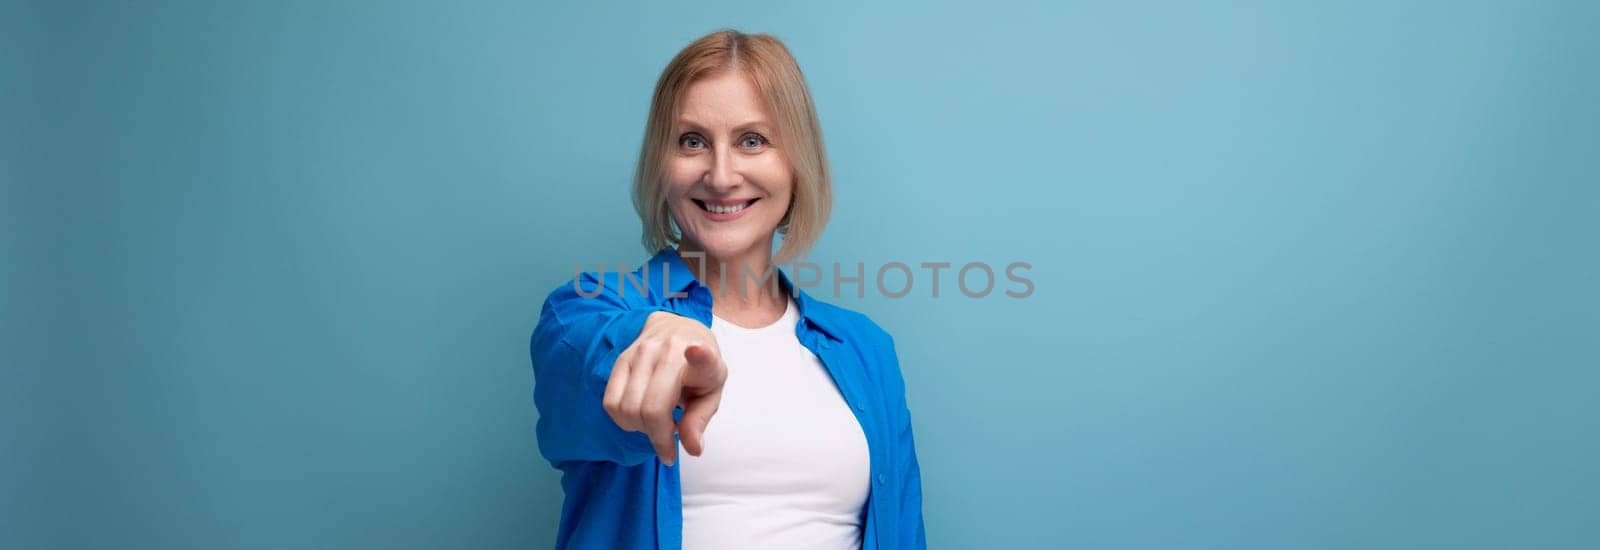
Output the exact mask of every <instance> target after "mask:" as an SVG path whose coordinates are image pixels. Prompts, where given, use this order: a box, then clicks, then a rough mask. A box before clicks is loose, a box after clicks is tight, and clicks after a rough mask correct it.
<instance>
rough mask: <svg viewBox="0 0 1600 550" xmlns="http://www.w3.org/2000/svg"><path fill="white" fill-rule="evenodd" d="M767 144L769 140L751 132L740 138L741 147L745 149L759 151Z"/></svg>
mask: <svg viewBox="0 0 1600 550" xmlns="http://www.w3.org/2000/svg"><path fill="white" fill-rule="evenodd" d="M766 144H767V138H766V137H764V136H762V135H761V134H757V133H755V132H750V133H748V134H745V135H744V136H741V137H740V138H739V146H740V147H744V148H745V149H759V148H761V146H763V145H766Z"/></svg>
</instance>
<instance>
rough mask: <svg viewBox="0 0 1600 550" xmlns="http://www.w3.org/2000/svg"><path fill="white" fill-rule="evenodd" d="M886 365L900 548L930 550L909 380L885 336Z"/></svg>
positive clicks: (896, 353)
mask: <svg viewBox="0 0 1600 550" xmlns="http://www.w3.org/2000/svg"><path fill="white" fill-rule="evenodd" d="M883 339H884V342H885V345H884V349H885V350H886V351H885V359H884V361H885V365H887V366H888V367H889V369H888V376H889V388H888V389H889V393H890V402H891V404H892V409H891V411H890V413H889V414H890V415H891V418H892V419H893V423H892V425H893V426H894V434H895V438H896V440H895V445H894V449H895V453H894V457H893V460H894V461H895V464H894V473H895V475H896V476H897V478H898V479H896V480H895V481H896V482H895V483H894V484H893V488H894V489H897V490H896V491H894V493H893V495H894V498H896V499H897V500H898V501H897V502H896V503H895V504H896V506H895V510H896V512H897V513H898V514H899V515H898V517H896V518H894V519H895V520H896V521H895V526H896V531H897V533H896V534H897V535H898V537H897V539H898V542H899V544H898V545H897V546H896V548H908V549H916V550H925V549H926V548H927V547H928V542H927V539H928V536H927V529H926V527H925V526H924V524H923V520H922V468H921V466H920V465H919V464H918V463H917V444H916V438H915V437H914V436H913V434H912V429H911V409H910V407H909V406H908V405H907V402H906V384H905V376H904V375H903V374H902V373H901V372H900V357H899V353H898V352H897V351H896V350H895V346H894V338H893V337H891V336H889V334H888V333H887V332H885V333H883Z"/></svg>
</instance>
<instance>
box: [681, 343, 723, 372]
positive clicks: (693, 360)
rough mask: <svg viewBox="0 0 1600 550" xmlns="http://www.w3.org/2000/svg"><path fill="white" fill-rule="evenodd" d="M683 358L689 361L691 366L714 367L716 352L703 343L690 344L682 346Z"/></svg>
mask: <svg viewBox="0 0 1600 550" xmlns="http://www.w3.org/2000/svg"><path fill="white" fill-rule="evenodd" d="M683 358H684V359H686V360H688V361H689V366H692V367H702V368H707V367H715V366H716V365H717V352H716V350H713V349H711V346H708V345H705V344H690V345H689V347H686V348H683Z"/></svg>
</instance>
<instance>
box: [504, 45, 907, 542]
mask: <svg viewBox="0 0 1600 550" xmlns="http://www.w3.org/2000/svg"><path fill="white" fill-rule="evenodd" d="M829 189H830V188H829V179H828V170H827V161H826V155H825V154H824V150H823V146H822V136H821V132H820V128H819V126H818V123H817V117H816V114H815V109H814V107H813V105H812V102H811V96H810V92H809V91H808V90H807V87H806V84H805V81H804V78H803V77H802V75H801V72H800V69H799V66H798V65H796V64H795V61H794V58H793V57H792V56H791V55H790V54H789V52H788V49H787V48H785V47H784V45H783V44H782V43H781V42H779V41H778V40H777V39H775V38H773V37H771V36H767V35H760V34H758V35H746V34H741V33H739V32H736V31H731V30H725V31H720V32H715V33H712V34H710V35H707V36H704V37H702V38H700V39H698V40H696V41H694V42H693V43H691V44H689V45H688V46H687V47H686V48H684V50H683V51H681V52H679V53H678V55H677V56H676V57H674V58H673V60H672V61H671V63H669V64H668V66H667V67H666V69H665V70H664V71H663V72H662V75H661V78H660V80H659V81H658V82H657V84H656V90H655V95H654V99H653V100H652V104H651V108H650V114H649V120H648V122H647V123H646V128H645V139H644V144H643V146H642V148H641V151H640V155H639V165H638V173H637V177H636V178H635V182H634V193H633V200H634V206H635V208H636V209H637V210H638V213H639V216H640V218H641V220H642V221H643V224H644V244H645V246H646V249H647V250H650V251H654V252H655V255H654V256H653V257H652V258H651V259H650V260H649V261H648V262H647V263H646V264H645V265H644V266H642V267H641V268H639V269H637V270H635V271H634V272H633V273H629V274H619V273H615V272H613V273H606V272H605V271H604V270H602V271H601V272H599V273H593V272H590V273H582V274H580V275H579V276H578V277H575V278H574V281H573V282H572V284H564V285H562V286H561V287H559V288H557V289H556V290H555V291H554V292H552V293H551V294H550V296H549V297H548V298H547V299H546V301H545V303H544V307H543V310H542V312H541V314H540V317H539V323H538V326H537V328H535V329H534V332H533V337H532V342H531V345H530V352H531V355H532V358H533V367H534V377H535V387H534V401H535V404H536V406H537V407H538V409H539V422H538V439H539V449H540V452H541V453H542V454H543V455H544V456H545V458H546V459H548V460H549V461H550V463H551V464H552V465H554V466H555V467H556V468H558V469H560V470H561V471H562V487H563V489H564V490H565V492H566V502H565V504H564V505H563V507H562V511H561V524H560V528H559V531H558V534H557V539H556V547H557V548H603V549H623V548H627V549H634V548H649V549H656V548H668V549H676V548H688V549H690V550H708V549H722V548H730V549H733V548H737V549H749V548H762V549H770V548H805V549H834V548H865V549H869V550H870V549H899V548H925V547H926V543H925V541H924V539H925V536H924V531H923V521H922V488H921V474H920V470H919V468H918V465H917V456H916V450H915V445H914V443H913V439H912V432H911V417H910V411H909V409H908V408H907V406H906V400H905V383H904V380H903V378H902V376H901V373H900V367H899V362H898V358H897V355H896V353H895V349H894V342H893V340H892V339H891V338H890V336H889V335H888V334H887V333H885V332H884V331H883V330H882V329H881V328H879V327H878V326H877V325H876V324H875V323H873V322H872V321H871V320H870V319H868V318H867V317H866V316H864V315H862V314H860V313H856V312H853V311H849V310H846V309H844V308H841V307H838V306H833V305H830V304H827V303H824V302H821V301H819V300H817V299H814V298H811V297H810V296H809V295H807V294H806V293H805V292H804V291H803V290H802V289H800V288H798V287H795V286H794V284H793V282H792V281H791V280H790V278H789V276H788V274H787V273H786V272H784V271H783V270H781V269H777V268H776V264H781V263H787V262H788V261H790V260H792V259H794V258H795V257H797V256H799V255H800V254H802V253H804V252H805V251H806V250H807V249H808V248H809V247H810V246H811V245H812V243H814V242H815V241H816V239H817V237H818V235H819V234H820V233H821V232H822V228H823V225H824V224H825V223H826V221H827V218H828V213H829V210H830V203H831V194H830V190H829ZM777 235H783V237H784V238H783V243H782V246H781V248H780V249H779V251H778V253H777V255H776V257H774V254H773V252H772V247H773V244H774V239H775V238H776V236H777ZM674 245H676V248H674V247H673V246H674ZM772 270H776V276H773V271H772ZM713 417H715V419H716V422H712V419H713ZM680 449H681V450H682V452H680Z"/></svg>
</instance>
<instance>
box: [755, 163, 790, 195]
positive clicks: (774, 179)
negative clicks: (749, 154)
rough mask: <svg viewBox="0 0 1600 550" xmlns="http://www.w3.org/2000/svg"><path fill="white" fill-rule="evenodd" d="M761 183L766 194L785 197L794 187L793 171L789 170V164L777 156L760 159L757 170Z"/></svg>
mask: <svg viewBox="0 0 1600 550" xmlns="http://www.w3.org/2000/svg"><path fill="white" fill-rule="evenodd" d="M757 172H758V173H759V174H760V177H761V183H762V185H763V186H765V187H766V188H767V192H769V193H772V194H774V195H787V194H789V192H790V190H791V189H792V188H793V187H794V171H793V170H790V169H789V163H788V162H787V161H785V160H783V157H780V156H778V155H768V156H764V157H762V160H761V163H760V165H759V167H758V169H757Z"/></svg>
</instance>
